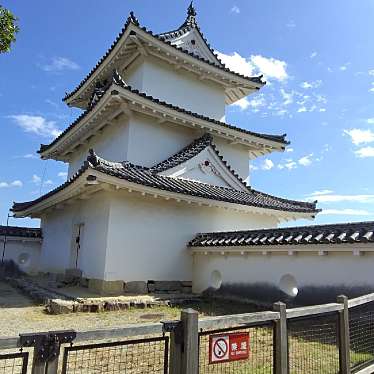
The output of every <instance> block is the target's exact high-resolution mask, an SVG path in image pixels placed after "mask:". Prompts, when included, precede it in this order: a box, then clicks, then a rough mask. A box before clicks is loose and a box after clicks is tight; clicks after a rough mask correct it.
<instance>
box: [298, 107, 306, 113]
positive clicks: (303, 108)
mask: <svg viewBox="0 0 374 374" xmlns="http://www.w3.org/2000/svg"><path fill="white" fill-rule="evenodd" d="M304 112H307V109H306V107H305V106H302V107H300V108H299V109H298V110H297V113H304Z"/></svg>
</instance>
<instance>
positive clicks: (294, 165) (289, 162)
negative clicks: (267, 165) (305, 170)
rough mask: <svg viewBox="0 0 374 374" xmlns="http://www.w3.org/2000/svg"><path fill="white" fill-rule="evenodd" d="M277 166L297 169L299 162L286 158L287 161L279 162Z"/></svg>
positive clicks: (281, 168)
mask: <svg viewBox="0 0 374 374" xmlns="http://www.w3.org/2000/svg"><path fill="white" fill-rule="evenodd" d="M277 167H278V169H280V170H283V169H288V170H292V169H296V168H297V163H296V162H295V161H292V160H286V162H285V163H283V164H278V166H277Z"/></svg>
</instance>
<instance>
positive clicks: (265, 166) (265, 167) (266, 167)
mask: <svg viewBox="0 0 374 374" xmlns="http://www.w3.org/2000/svg"><path fill="white" fill-rule="evenodd" d="M273 167H274V163H273V161H271V160H269V159H268V158H267V159H266V160H265V161H264V163H263V164H262V166H261V169H262V170H270V169H272V168H273Z"/></svg>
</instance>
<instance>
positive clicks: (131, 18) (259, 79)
mask: <svg viewBox="0 0 374 374" xmlns="http://www.w3.org/2000/svg"><path fill="white" fill-rule="evenodd" d="M130 24H133V25H135V26H136V27H138V28H139V29H141V30H142V31H144V32H145V33H147V34H148V35H150V36H152V37H154V38H155V39H157V40H159V41H162V42H163V43H165V44H167V45H168V46H170V47H173V48H175V49H176V50H178V51H179V52H183V53H185V54H187V55H189V56H191V57H194V58H195V59H197V60H199V61H201V62H204V63H206V64H209V65H211V66H214V67H216V68H219V69H221V70H223V71H225V72H227V73H230V74H233V75H235V76H237V77H239V78H243V79H247V80H248V81H249V82H254V83H257V84H261V85H264V84H265V82H263V81H262V75H261V76H258V77H247V76H245V75H243V74H239V73H236V72H234V71H232V70H230V69H229V68H227V67H226V66H224V65H223V64H222V62H217V63H214V62H212V61H209V60H207V59H205V58H203V57H200V56H198V55H197V54H195V53H192V52H189V51H187V50H186V49H183V48H181V47H177V46H175V45H173V44H172V43H171V41H169V40H167V39H166V38H164V37H163V36H162V35H156V34H154V33H153V32H152V31H150V30H147V28H146V27H141V26H140V24H139V21H138V19H137V18H136V17H135V16H134V13H133V12H131V13H130V16H129V17H128V18H127V21H126V23H125V25H124V27H123V28H122V30H121V32H120V33H119V34H118V36H117V38H116V39H115V41H114V42H113V43H112V45H111V46H110V47H109V49H108V50H107V52H106V53H105V55H104V56H103V57H101V59H100V60H99V61H98V63H97V64H96V65H95V67H94V68H93V69H92V70H91V71H90V72H89V73H88V75H87V76H86V77H85V78H84V79H83V80H82V81H81V82H80V83H79V85H78V86H77V87H76V88H75V89H74V90H73V91H71V92H70V93H67V94H66V95H65V97H64V98H63V100H64V101H66V100H67V99H69V98H70V97H72V96H73V95H74V94H75V93H76V92H78V90H79V89H80V88H81V87H82V86H83V85H84V84H85V83H86V82H87V80H88V79H89V78H90V77H91V76H92V75H93V74H94V73H95V71H96V70H97V69H98V68H99V66H100V65H101V64H102V63H103V62H104V61H105V59H106V58H107V57H108V56H109V55H110V53H111V52H112V51H113V49H114V48H115V47H116V45H117V44H118V42H119V41H120V39H121V38H122V36H123V35H124V34H125V32H126V30H127V28H128V27H129V25H130Z"/></svg>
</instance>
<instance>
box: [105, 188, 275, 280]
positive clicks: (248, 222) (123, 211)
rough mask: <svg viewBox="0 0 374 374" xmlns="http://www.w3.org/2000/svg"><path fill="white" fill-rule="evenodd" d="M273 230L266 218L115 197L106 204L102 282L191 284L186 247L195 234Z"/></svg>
mask: <svg viewBox="0 0 374 374" xmlns="http://www.w3.org/2000/svg"><path fill="white" fill-rule="evenodd" d="M275 226H276V221H275V219H274V218H271V217H269V216H264V215H255V214H245V213H239V212H233V211H228V210H224V209H219V208H209V207H199V206H196V205H189V204H187V203H183V202H180V203H177V202H173V201H171V200H169V201H166V200H164V199H157V198H153V197H147V196H144V197H142V196H141V195H140V194H139V193H135V192H132V193H129V192H117V193H115V194H113V195H112V198H111V208H110V219H109V230H108V251H107V258H106V268H105V280H124V281H135V280H191V277H192V257H191V256H190V254H189V251H188V250H187V248H186V245H187V243H188V242H189V241H190V240H191V239H192V238H193V237H194V236H195V235H196V234H197V233H198V232H203V231H219V230H233V229H237V230H240V229H251V228H263V227H275Z"/></svg>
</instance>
